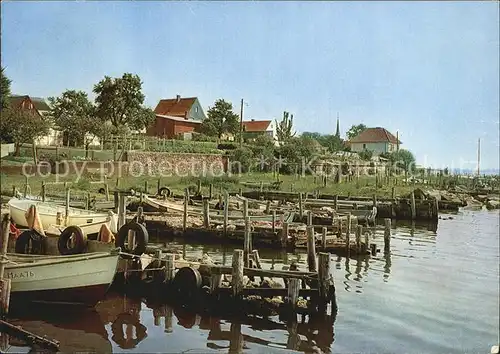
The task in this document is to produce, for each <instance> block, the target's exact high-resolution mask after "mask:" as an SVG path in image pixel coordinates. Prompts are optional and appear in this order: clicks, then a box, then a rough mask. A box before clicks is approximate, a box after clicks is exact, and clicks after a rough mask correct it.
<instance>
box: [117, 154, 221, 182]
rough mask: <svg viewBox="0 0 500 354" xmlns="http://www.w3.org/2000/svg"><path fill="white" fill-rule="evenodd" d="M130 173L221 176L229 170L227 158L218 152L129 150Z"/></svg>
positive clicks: (133, 174) (166, 175)
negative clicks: (191, 152)
mask: <svg viewBox="0 0 500 354" xmlns="http://www.w3.org/2000/svg"><path fill="white" fill-rule="evenodd" d="M127 162H128V174H129V175H131V176H140V175H161V176H165V177H169V176H180V177H183V176H196V177H199V176H210V175H213V176H220V175H222V174H223V173H224V172H225V171H226V170H227V158H226V157H225V156H223V155H218V154H182V153H165V152H139V151H134V152H129V153H128V154H127Z"/></svg>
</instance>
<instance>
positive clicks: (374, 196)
mask: <svg viewBox="0 0 500 354" xmlns="http://www.w3.org/2000/svg"><path fill="white" fill-rule="evenodd" d="M373 206H374V207H376V206H377V194H374V195H373Z"/></svg>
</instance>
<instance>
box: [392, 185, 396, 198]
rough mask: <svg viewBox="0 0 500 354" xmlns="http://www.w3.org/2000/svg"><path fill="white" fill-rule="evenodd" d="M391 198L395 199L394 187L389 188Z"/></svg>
mask: <svg viewBox="0 0 500 354" xmlns="http://www.w3.org/2000/svg"><path fill="white" fill-rule="evenodd" d="M391 199H393V200H394V199H396V187H394V186H393V187H392V188H391Z"/></svg>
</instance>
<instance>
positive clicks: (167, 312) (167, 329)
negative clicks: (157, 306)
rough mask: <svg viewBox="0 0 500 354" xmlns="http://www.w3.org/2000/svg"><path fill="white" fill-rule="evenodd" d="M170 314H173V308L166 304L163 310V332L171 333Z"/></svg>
mask: <svg viewBox="0 0 500 354" xmlns="http://www.w3.org/2000/svg"><path fill="white" fill-rule="evenodd" d="M172 315H173V310H172V308H171V307H170V306H168V305H167V308H166V310H165V333H172V332H173V329H172Z"/></svg>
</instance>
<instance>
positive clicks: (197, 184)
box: [196, 179, 201, 195]
mask: <svg viewBox="0 0 500 354" xmlns="http://www.w3.org/2000/svg"><path fill="white" fill-rule="evenodd" d="M196 194H197V195H200V194H201V179H199V180H198V181H197V182H196Z"/></svg>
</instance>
